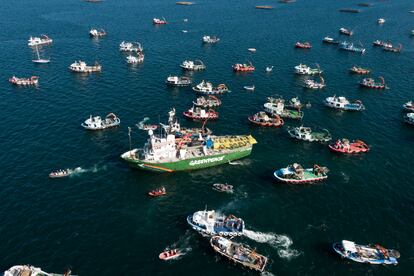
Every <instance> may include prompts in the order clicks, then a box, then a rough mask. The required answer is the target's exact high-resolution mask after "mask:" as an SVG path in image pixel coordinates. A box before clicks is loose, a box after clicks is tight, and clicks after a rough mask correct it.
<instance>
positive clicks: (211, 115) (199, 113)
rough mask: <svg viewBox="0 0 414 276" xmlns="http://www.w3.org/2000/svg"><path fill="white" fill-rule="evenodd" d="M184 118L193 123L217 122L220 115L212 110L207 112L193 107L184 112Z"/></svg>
mask: <svg viewBox="0 0 414 276" xmlns="http://www.w3.org/2000/svg"><path fill="white" fill-rule="evenodd" d="M183 115H184V117H186V118H187V119H191V120H193V121H204V120H207V119H208V120H217V119H218V118H219V113H218V112H217V111H214V110H212V109H209V110H206V109H204V108H201V107H195V106H193V107H192V108H190V109H189V110H188V111H185V112H183Z"/></svg>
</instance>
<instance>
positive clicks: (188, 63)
mask: <svg viewBox="0 0 414 276" xmlns="http://www.w3.org/2000/svg"><path fill="white" fill-rule="evenodd" d="M180 67H181V68H183V69H185V70H188V71H201V70H204V69H206V66H205V65H204V63H203V62H202V61H201V60H194V61H192V60H184V61H183V62H182V63H181V64H180Z"/></svg>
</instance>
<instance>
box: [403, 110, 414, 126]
mask: <svg viewBox="0 0 414 276" xmlns="http://www.w3.org/2000/svg"><path fill="white" fill-rule="evenodd" d="M404 122H406V123H407V124H410V125H414V113H413V112H411V113H407V114H405V116H404Z"/></svg>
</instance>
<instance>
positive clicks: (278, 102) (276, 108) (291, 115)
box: [263, 97, 303, 120]
mask: <svg viewBox="0 0 414 276" xmlns="http://www.w3.org/2000/svg"><path fill="white" fill-rule="evenodd" d="M263 107H264V110H265V111H266V112H267V113H269V114H271V115H279V116H280V117H282V118H287V119H294V120H301V119H302V118H303V112H302V111H300V108H299V109H297V108H286V105H285V100H284V99H282V98H273V97H268V98H267V103H265V104H264V105H263Z"/></svg>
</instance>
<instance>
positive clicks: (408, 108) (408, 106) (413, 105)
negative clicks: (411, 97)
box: [403, 101, 414, 112]
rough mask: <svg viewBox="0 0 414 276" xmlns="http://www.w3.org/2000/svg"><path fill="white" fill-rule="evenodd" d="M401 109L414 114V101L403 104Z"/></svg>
mask: <svg viewBox="0 0 414 276" xmlns="http://www.w3.org/2000/svg"><path fill="white" fill-rule="evenodd" d="M403 108H404V110H406V111H411V112H414V101H409V102H406V103H405V104H403Z"/></svg>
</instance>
